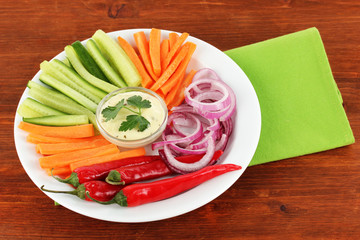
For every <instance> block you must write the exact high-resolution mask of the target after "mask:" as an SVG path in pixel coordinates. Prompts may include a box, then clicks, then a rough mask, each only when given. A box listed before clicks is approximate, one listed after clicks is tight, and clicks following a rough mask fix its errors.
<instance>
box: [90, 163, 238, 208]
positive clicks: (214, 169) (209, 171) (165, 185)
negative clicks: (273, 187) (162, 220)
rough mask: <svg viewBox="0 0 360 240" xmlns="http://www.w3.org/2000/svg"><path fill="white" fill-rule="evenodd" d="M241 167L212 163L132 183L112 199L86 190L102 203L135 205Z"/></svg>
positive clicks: (177, 192)
mask: <svg viewBox="0 0 360 240" xmlns="http://www.w3.org/2000/svg"><path fill="white" fill-rule="evenodd" d="M240 169H241V166H238V165H235V164H220V165H212V166H208V167H205V168H203V169H201V170H199V171H196V172H193V173H189V174H185V175H179V176H176V177H173V178H167V179H162V180H158V181H154V182H147V183H137V184H132V185H128V186H126V187H124V188H123V189H122V190H121V191H120V192H119V193H117V194H116V196H115V197H114V198H113V199H112V200H110V201H97V200H95V199H92V198H91V196H89V194H90V192H86V194H87V196H89V198H91V199H92V200H94V201H95V202H98V203H101V204H112V203H117V204H119V205H120V206H124V207H125V206H127V207H134V206H138V205H141V204H145V203H150V202H155V201H160V200H163V199H166V198H170V197H173V196H175V195H177V194H179V193H182V192H184V191H186V190H189V189H191V188H194V187H196V186H198V185H199V184H201V183H203V182H205V181H207V180H209V179H212V178H214V177H217V176H219V175H221V174H224V173H227V172H230V171H235V170H240Z"/></svg>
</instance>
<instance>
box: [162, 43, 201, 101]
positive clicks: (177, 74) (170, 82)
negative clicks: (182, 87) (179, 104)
mask: <svg viewBox="0 0 360 240" xmlns="http://www.w3.org/2000/svg"><path fill="white" fill-rule="evenodd" d="M185 45H188V46H189V51H188V53H187V55H186V57H185V58H184V60H183V61H182V62H181V64H180V66H179V67H178V68H177V69H176V71H175V73H174V74H173V76H171V78H170V79H169V80H168V81H166V83H164V85H162V86H161V88H160V89H161V91H162V92H163V93H164V95H166V94H168V92H169V91H170V90H172V89H176V88H174V86H175V85H176V82H177V81H179V79H180V77H181V76H182V78H181V79H183V77H184V75H185V72H186V69H187V66H188V65H189V62H190V60H191V57H192V55H193V53H194V52H195V49H196V44H194V43H192V42H187V43H185Z"/></svg>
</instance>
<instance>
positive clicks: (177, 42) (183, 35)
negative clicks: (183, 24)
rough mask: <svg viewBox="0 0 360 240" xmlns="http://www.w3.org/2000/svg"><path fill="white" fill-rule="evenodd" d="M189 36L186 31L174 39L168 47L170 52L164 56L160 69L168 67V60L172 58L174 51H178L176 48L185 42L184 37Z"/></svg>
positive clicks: (174, 54)
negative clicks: (172, 43) (172, 44)
mask: <svg viewBox="0 0 360 240" xmlns="http://www.w3.org/2000/svg"><path fill="white" fill-rule="evenodd" d="M188 36H189V34H188V33H183V34H181V36H180V37H179V38H178V40H177V41H176V43H175V44H174V46H172V47H171V48H170V52H169V54H168V55H167V56H166V58H165V60H164V62H163V63H162V65H161V68H162V69H166V68H167V67H168V65H169V64H170V62H171V61H172V60H173V58H174V57H175V56H176V53H177V52H178V50H179V49H180V48H181V45H182V44H183V43H184V42H185V40H186V38H187V37H188Z"/></svg>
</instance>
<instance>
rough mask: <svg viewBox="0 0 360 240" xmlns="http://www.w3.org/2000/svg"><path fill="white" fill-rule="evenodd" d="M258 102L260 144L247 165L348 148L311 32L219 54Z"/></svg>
mask: <svg viewBox="0 0 360 240" xmlns="http://www.w3.org/2000/svg"><path fill="white" fill-rule="evenodd" d="M225 53H226V54H227V55H228V56H230V57H231V58H232V59H233V60H234V61H235V62H236V63H237V64H238V65H239V66H240V67H241V69H242V70H243V71H244V72H245V73H246V75H247V76H248V78H249V79H250V81H251V83H252V84H253V86H254V88H255V91H256V93H257V96H258V98H259V102H260V108H261V117H262V126H261V134H260V140H259V144H258V148H257V150H256V152H255V155H254V157H253V159H252V161H251V163H250V166H251V165H256V164H261V163H266V162H271V161H276V160H281V159H286V158H291V157H296V156H301V155H305V154H310V153H315V152H320V151H324V150H328V149H333V148H337V147H341V146H345V145H349V144H351V143H354V141H355V139H354V136H353V133H352V130H351V128H350V125H349V122H348V119H347V117H346V113H345V111H344V108H343V106H342V98H341V94H340V91H339V90H338V88H337V85H336V83H335V80H334V78H333V76H332V72H331V69H330V65H329V62H328V59H327V56H326V53H325V49H324V46H323V43H322V40H321V37H320V34H319V32H318V30H317V29H316V28H310V29H306V30H304V31H300V32H296V33H292V34H289V35H285V36H282V37H278V38H274V39H270V40H267V41H263V42H259V43H256V44H252V45H248V46H245V47H240V48H236V49H232V50H229V51H226V52H225Z"/></svg>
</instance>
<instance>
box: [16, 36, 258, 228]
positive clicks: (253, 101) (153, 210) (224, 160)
mask: <svg viewBox="0 0 360 240" xmlns="http://www.w3.org/2000/svg"><path fill="white" fill-rule="evenodd" d="M140 31H143V32H144V33H145V36H146V37H147V38H148V37H149V35H150V32H151V29H129V30H120V31H115V32H110V33H107V35H108V36H110V37H111V38H113V40H115V41H116V40H117V39H118V37H121V38H122V39H125V40H126V41H127V42H128V43H129V44H130V45H132V46H135V45H136V43H135V40H134V34H135V33H138V32H140ZM171 32H172V31H168V30H161V32H160V34H161V35H160V37H161V38H167V37H168V36H169V34H170V33H171ZM179 35H181V34H179ZM87 41H89V39H87V40H84V41H82V42H81V43H82V44H83V45H86V43H87ZM187 41H189V42H192V43H194V44H195V45H196V50H195V51H194V53H193V55H192V58H191V60H190V62H189V65H188V68H187V71H190V70H191V69H194V70H196V71H197V70H199V69H203V68H209V69H212V70H213V71H214V72H216V74H217V75H218V76H219V78H221V79H222V80H223V81H224V82H225V83H226V84H227V85H228V86H229V88H231V89H232V90H233V92H234V94H235V95H236V112H235V115H234V116H233V129H232V134H231V136H230V138H229V139H228V141H227V146H226V149H225V151H224V153H223V154H222V156H221V158H220V159H221V160H220V162H218V163H217V164H235V165H238V166H241V169H237V170H236V171H231V172H228V173H226V174H223V175H220V176H217V177H216V178H212V179H210V180H208V181H206V182H204V183H202V184H200V185H198V186H196V187H193V188H191V189H190V190H188V191H185V192H182V193H180V194H177V195H176V196H173V197H170V198H167V199H164V200H160V201H155V202H151V203H146V204H142V205H139V206H134V207H120V206H119V205H117V204H111V205H102V204H98V203H95V202H91V201H84V200H82V199H79V198H77V197H76V196H71V195H67V194H57V193H52V192H46V191H44V193H45V194H46V195H47V196H48V197H50V198H51V199H53V200H54V201H55V202H57V203H58V204H60V205H62V206H63V207H66V208H68V209H70V210H72V211H74V212H76V213H79V214H82V215H85V216H88V217H92V218H95V219H101V220H105V221H112V222H148V221H157V220H162V219H167V218H171V217H175V216H178V215H181V214H185V213H187V212H190V211H192V210H195V209H197V208H199V207H201V206H203V205H205V204H207V203H209V202H210V201H212V200H214V199H215V198H217V197H218V196H220V195H221V194H222V193H223V192H225V191H226V190H227V189H229V188H230V187H231V186H232V185H233V184H234V183H235V182H236V181H237V180H238V179H239V178H240V176H241V175H242V174H243V172H244V171H245V170H246V167H247V166H248V164H249V163H250V161H251V159H252V157H253V155H254V153H255V150H256V147H257V144H258V141H259V136H260V129H261V113H260V106H259V102H258V99H257V96H256V93H255V90H254V88H253V86H252V85H251V82H250V81H249V79H248V78H247V76H246V75H245V73H244V72H243V71H242V70H241V68H240V67H239V66H238V65H237V64H236V63H235V62H233V61H232V60H231V59H230V58H229V57H228V56H227V55H225V54H224V53H223V52H222V51H220V50H219V49H217V48H216V47H214V46H212V45H210V44H208V43H206V42H204V41H202V40H200V39H198V38H195V37H193V36H191V35H190V36H188V38H187ZM65 50H67V52H68V53H69V50H68V49H65ZM70 54H71V52H70ZM54 59H58V60H60V61H63V60H65V59H66V53H65V51H64V52H61V53H60V54H58V55H57V56H55V57H54ZM157 71H158V69H157ZM40 74H41V71H39V72H38V73H37V74H36V75H35V76H34V78H33V79H32V81H33V82H35V83H40V80H39V77H40ZM50 80H51V79H50ZM154 88H155V89H156V87H154ZM109 91H110V90H109ZM170 91H171V90H170ZM28 97H29V89H28V88H27V89H25V91H24V93H23V95H22V97H21V99H20V101H19V105H18V107H19V106H20V105H21V103H22V102H23V101H24V100H25V99H26V98H28ZM79 117H80V116H79ZM21 121H22V117H21V116H20V115H19V114H17V115H16V117H15V122H14V138H15V145H16V149H17V152H18V156H19V159H20V161H21V164H22V165H23V167H24V169H25V171H26V173H27V174H28V176H29V177H30V179H31V180H32V181H33V182H34V184H35V185H36V186H37V187H38V188H39V189H40V188H42V186H43V185H45V186H46V189H56V190H60V191H73V190H74V188H72V187H71V186H69V185H66V184H62V183H59V181H58V180H56V179H55V178H52V177H51V176H49V175H48V174H47V173H46V172H45V171H44V170H43V169H42V168H41V167H40V165H39V158H40V157H41V155H40V154H39V153H37V152H36V151H35V149H34V146H33V144H30V143H29V142H27V141H26V137H27V134H28V133H27V132H25V131H23V130H21V129H19V128H18V126H19V124H20V122H21ZM145 149H146V154H149V155H151V154H157V153H158V149H157V148H154V149H153V148H152V147H151V145H149V146H146V147H145ZM164 178H167V177H166V176H165V177H164ZM180 181H182V180H181V179H180ZM229 211H230V209H229Z"/></svg>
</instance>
